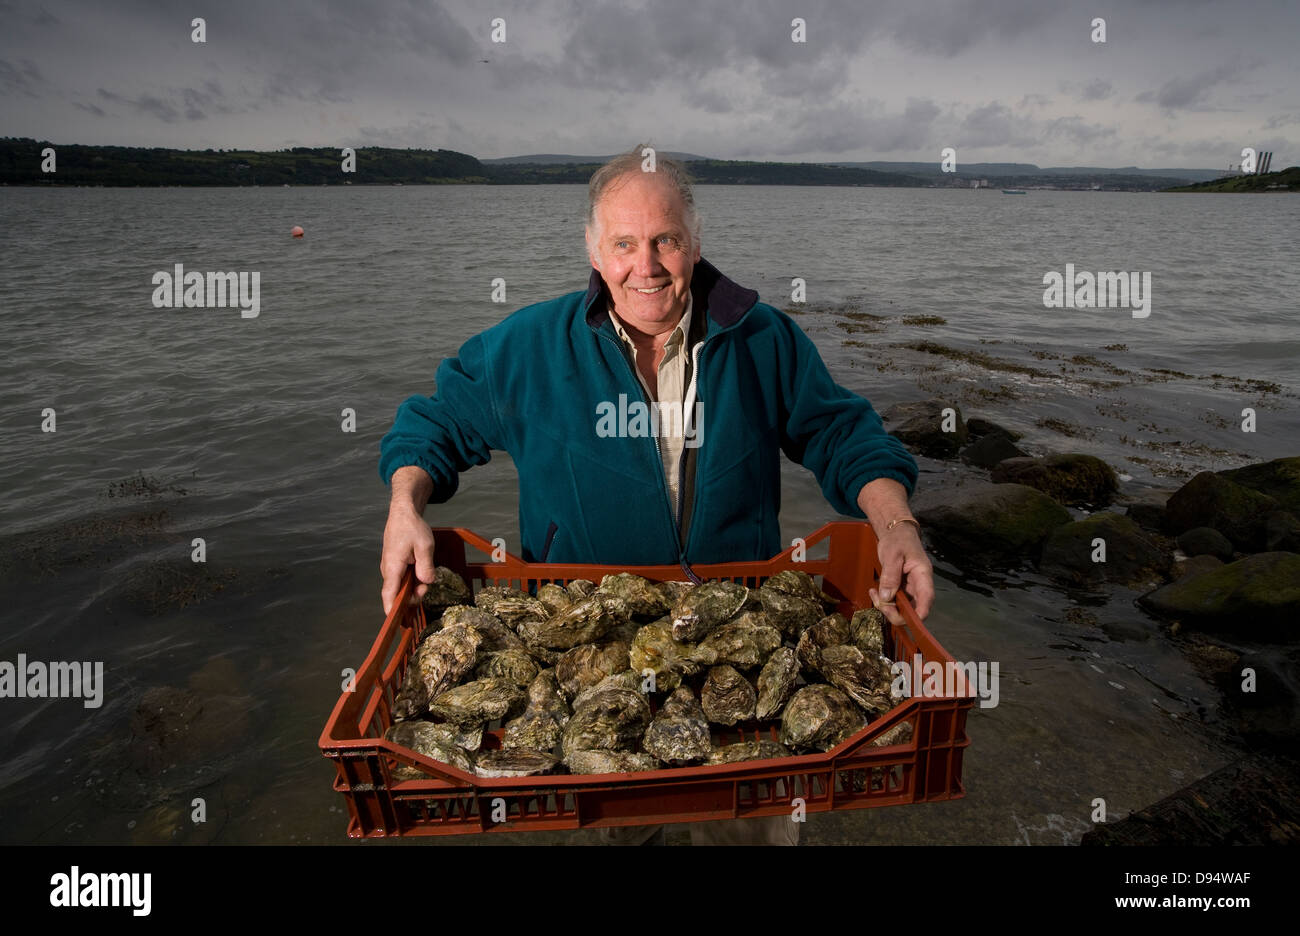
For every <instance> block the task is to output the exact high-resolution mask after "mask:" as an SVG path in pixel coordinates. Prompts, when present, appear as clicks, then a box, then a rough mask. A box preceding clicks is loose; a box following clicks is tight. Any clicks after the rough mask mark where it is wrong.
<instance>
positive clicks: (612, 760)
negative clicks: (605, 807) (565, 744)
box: [564, 750, 661, 774]
mask: <svg viewBox="0 0 1300 936" xmlns="http://www.w3.org/2000/svg"><path fill="white" fill-rule="evenodd" d="M564 763H565V766H567V767H568V768H569V773H574V774H607V773H635V772H637V771H640V770H658V769H659V767H660V766H661V765H660V763H659V761H657V760H655V759H654V757H652V756H651V755H649V754H634V753H632V752H631V751H583V750H578V751H566V753H565V755H564Z"/></svg>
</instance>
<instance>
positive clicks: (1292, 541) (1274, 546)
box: [1264, 510, 1300, 552]
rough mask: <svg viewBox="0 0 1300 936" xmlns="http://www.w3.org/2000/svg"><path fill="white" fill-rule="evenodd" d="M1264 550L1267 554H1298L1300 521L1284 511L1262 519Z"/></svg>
mask: <svg viewBox="0 0 1300 936" xmlns="http://www.w3.org/2000/svg"><path fill="white" fill-rule="evenodd" d="M1264 548H1265V549H1266V550H1268V551H1269V552H1277V551H1279V550H1281V551H1282V552H1300V520H1297V519H1296V517H1295V514H1293V513H1291V512H1289V511H1286V510H1275V511H1273V512H1272V513H1271V514H1269V515H1268V516H1266V517H1265V518H1264Z"/></svg>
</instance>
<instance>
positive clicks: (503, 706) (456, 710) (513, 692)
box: [429, 676, 528, 727]
mask: <svg viewBox="0 0 1300 936" xmlns="http://www.w3.org/2000/svg"><path fill="white" fill-rule="evenodd" d="M527 698H528V697H527V696H526V695H524V691H523V690H522V689H520V688H519V687H518V686H517V685H515V683H514V682H513V681H511V680H509V679H503V678H502V677H500V676H493V677H489V678H487V679H476V680H474V681H472V682H467V683H465V684H463V685H460V686H457V687H456V688H455V689H448V690H447V691H446V692H443V693H440V694H438V695H436V696H434V698H433V701H431V702H430V703H429V714H430V715H431V716H433V717H434V718H436V719H438V720H440V721H447V722H451V723H452V724H455V725H460V726H462V727H464V726H470V725H481V724H483V723H484V722H490V721H493V720H495V719H498V718H509V717H510V716H511V715H514V714H515V713H517V712H520V711H522V710H523V708H524V703H525V701H526V700H527Z"/></svg>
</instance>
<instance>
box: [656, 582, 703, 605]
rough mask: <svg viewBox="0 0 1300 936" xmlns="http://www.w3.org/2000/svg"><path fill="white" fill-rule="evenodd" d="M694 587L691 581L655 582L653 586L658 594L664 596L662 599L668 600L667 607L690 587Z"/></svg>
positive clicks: (674, 602) (675, 602)
mask: <svg viewBox="0 0 1300 936" xmlns="http://www.w3.org/2000/svg"><path fill="white" fill-rule="evenodd" d="M694 587H695V583H693V582H656V583H655V588H657V589H658V590H659V594H661V595H663V596H664V601H666V602H668V607H670V608H671V607H672V606H673V605H675V604H677V599H678V598H680V597H682V595H684V594H686V593H687V592H688V591H690V590H691V589H692V588H694Z"/></svg>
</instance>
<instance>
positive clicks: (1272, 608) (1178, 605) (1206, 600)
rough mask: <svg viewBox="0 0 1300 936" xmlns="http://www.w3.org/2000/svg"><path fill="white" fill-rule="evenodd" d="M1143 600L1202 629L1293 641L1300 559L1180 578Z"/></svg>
mask: <svg viewBox="0 0 1300 936" xmlns="http://www.w3.org/2000/svg"><path fill="white" fill-rule="evenodd" d="M1139 601H1140V603H1141V604H1142V606H1143V607H1145V608H1148V609H1149V610H1151V611H1154V612H1155V613H1157V614H1160V615H1163V616H1165V617H1168V618H1173V619H1175V620H1178V621H1181V622H1182V623H1184V624H1185V625H1187V626H1188V627H1193V628H1196V629H1198V630H1204V631H1209V632H1233V633H1239V634H1247V635H1250V636H1254V637H1265V638H1267V639H1272V638H1279V637H1280V638H1293V637H1294V635H1295V633H1296V630H1295V624H1296V621H1297V619H1300V554H1297V553H1289V552H1268V553H1259V554H1257V555H1254V556H1247V557H1246V558H1245V559H1239V560H1237V561H1236V562H1230V563H1228V564H1227V565H1224V566H1220V567H1219V568H1217V569H1214V570H1212V571H1209V572H1204V573H1202V574H1200V575H1194V576H1189V577H1188V578H1184V579H1180V580H1178V581H1177V582H1174V583H1173V584H1171V585H1166V586H1165V587H1164V588H1160V589H1157V590H1156V591H1153V592H1151V593H1150V594H1148V595H1143V596H1142V598H1141V599H1139Z"/></svg>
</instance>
